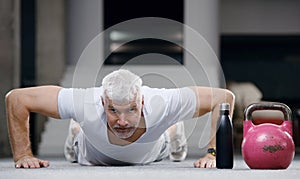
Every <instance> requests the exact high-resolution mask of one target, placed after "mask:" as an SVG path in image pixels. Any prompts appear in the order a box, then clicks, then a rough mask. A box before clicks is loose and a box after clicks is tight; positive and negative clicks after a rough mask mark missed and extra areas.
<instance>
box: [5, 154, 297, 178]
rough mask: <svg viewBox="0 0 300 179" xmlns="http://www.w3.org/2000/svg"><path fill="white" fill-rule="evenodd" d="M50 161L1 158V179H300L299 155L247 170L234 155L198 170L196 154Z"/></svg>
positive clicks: (240, 159)
mask: <svg viewBox="0 0 300 179" xmlns="http://www.w3.org/2000/svg"><path fill="white" fill-rule="evenodd" d="M44 159H48V160H49V161H50V167H49V168H42V169H15V168H14V167H13V161H12V159H0V179H15V178H25V179H35V178H36V179H48V178H49V179H52V178H57V179H60V178H63V179H69V178H70V179H74V178H80V179H83V178H87V179H93V178H97V179H100V178H102V179H120V178H130V179H135V178H139V179H146V178H155V179H160V178H168V179H170V178H171V179H175V178H180V179H182V178H195V179H196V178H207V179H217V178H218V179H219V178H223V179H224V178H230V179H235V178H236V179H237V178H238V179H241V178H247V179H249V178H255V179H260V178H261V179H266V178H272V179H277V178H278V179H279V178H280V179H282V178H288V179H292V178H299V176H300V156H299V155H296V156H295V158H294V160H293V162H292V163H291V165H290V166H289V168H288V169H286V170H250V169H249V168H248V167H247V165H246V164H245V162H244V161H243V159H242V157H241V156H240V155H236V156H235V161H234V168H233V169H232V170H228V169H227V170H224V169H199V168H193V162H194V160H195V159H196V158H195V157H188V158H187V160H185V161H183V162H180V163H177V162H176V163H175V162H170V161H169V160H164V161H161V162H157V163H152V164H150V165H145V166H125V167H99V166H97V167H87V166H79V165H78V164H74V163H69V162H67V161H65V160H64V158H62V157H60V158H53V157H52V158H44Z"/></svg>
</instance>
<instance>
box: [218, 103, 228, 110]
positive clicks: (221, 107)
mask: <svg viewBox="0 0 300 179" xmlns="http://www.w3.org/2000/svg"><path fill="white" fill-rule="evenodd" d="M229 108H230V104H229V103H222V104H220V110H222V111H225V110H228V111H229Z"/></svg>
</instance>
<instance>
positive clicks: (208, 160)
mask: <svg viewBox="0 0 300 179" xmlns="http://www.w3.org/2000/svg"><path fill="white" fill-rule="evenodd" d="M194 167H195V168H216V157H215V156H213V155H211V154H209V153H208V154H206V155H205V156H204V157H202V158H200V159H199V160H197V161H195V162H194Z"/></svg>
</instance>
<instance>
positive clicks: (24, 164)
mask: <svg viewBox="0 0 300 179" xmlns="http://www.w3.org/2000/svg"><path fill="white" fill-rule="evenodd" d="M48 166H49V161H46V160H40V159H38V158H35V157H32V156H25V157H22V158H21V159H19V160H18V161H16V162H15V167H16V168H41V167H48Z"/></svg>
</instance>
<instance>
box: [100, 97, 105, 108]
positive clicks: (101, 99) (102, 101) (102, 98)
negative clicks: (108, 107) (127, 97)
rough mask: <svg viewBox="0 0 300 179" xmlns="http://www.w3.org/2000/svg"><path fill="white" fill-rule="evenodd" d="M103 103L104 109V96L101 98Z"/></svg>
mask: <svg viewBox="0 0 300 179" xmlns="http://www.w3.org/2000/svg"><path fill="white" fill-rule="evenodd" d="M101 101H102V106H103V107H104V99H103V97H102V96H101Z"/></svg>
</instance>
